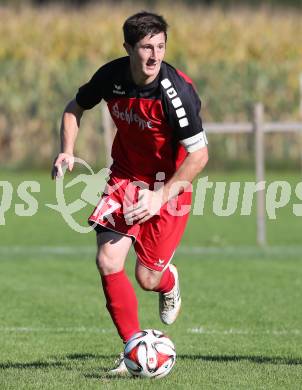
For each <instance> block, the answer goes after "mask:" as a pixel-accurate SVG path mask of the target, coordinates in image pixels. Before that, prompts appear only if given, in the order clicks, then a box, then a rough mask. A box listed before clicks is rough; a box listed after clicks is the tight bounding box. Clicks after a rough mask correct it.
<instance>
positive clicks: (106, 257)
mask: <svg viewBox="0 0 302 390" xmlns="http://www.w3.org/2000/svg"><path fill="white" fill-rule="evenodd" d="M131 244H132V238H131V237H129V236H126V235H123V234H120V233H116V232H113V231H108V230H107V231H102V232H99V233H97V246H98V250H97V256H96V262H97V267H98V269H99V271H100V273H101V274H102V275H109V274H112V273H116V272H119V271H121V270H122V269H123V268H124V264H125V261H126V257H127V254H128V252H129V249H130V247H131Z"/></svg>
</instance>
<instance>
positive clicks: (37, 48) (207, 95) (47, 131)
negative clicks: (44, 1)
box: [0, 2, 302, 163]
mask: <svg viewBox="0 0 302 390" xmlns="http://www.w3.org/2000/svg"><path fill="white" fill-rule="evenodd" d="M143 8H144V7H143V6H141V7H140V9H143ZM137 10H138V9H137V7H134V6H133V5H131V4H130V3H124V4H119V5H99V6H96V5H95V6H90V7H87V8H81V9H80V10H79V9H75V8H69V9H68V8H62V7H51V8H50V7H49V8H47V7H46V8H36V9H34V8H30V7H19V8H17V9H12V8H9V7H2V8H0V34H1V37H2V39H1V45H0V69H1V74H2V77H1V80H0V89H1V95H0V148H1V149H0V150H1V154H0V159H2V160H4V159H9V160H10V161H12V162H16V161H24V160H26V159H28V160H29V162H37V163H39V162H40V161H46V162H47V161H48V159H49V158H50V156H51V155H52V153H53V150H54V149H55V148H56V142H55V141H54V140H55V139H56V138H57V132H58V127H59V126H58V122H59V118H60V114H61V112H62V110H63V108H64V105H65V103H66V102H67V100H68V99H70V98H72V97H73V96H74V93H75V92H76V90H77V88H78V86H79V85H81V84H82V83H83V82H85V81H86V80H87V78H88V77H90V75H91V74H92V72H93V71H94V70H95V69H97V68H98V67H99V66H100V65H101V64H102V63H103V62H104V61H107V60H110V59H112V58H114V57H116V56H120V55H124V52H123V48H122V31H121V25H122V23H123V21H124V19H125V18H126V17H127V16H128V15H129V14H131V13H133V12H136V11H137ZM155 10H156V11H157V12H160V13H162V14H163V15H165V16H166V17H167V19H168V22H169V24H170V26H171V27H170V35H169V40H168V52H167V60H168V61H170V62H172V63H173V64H175V65H176V66H178V67H180V68H181V69H182V70H184V71H186V72H188V73H189V75H190V76H191V77H192V78H193V79H194V81H195V82H196V85H197V87H198V89H199V92H200V95H201V97H202V99H203V105H204V116H205V118H206V120H207V121H222V120H246V119H248V117H249V113H250V109H251V106H252V104H253V103H254V102H255V101H257V100H261V101H263V102H264V104H265V107H266V113H267V116H268V117H269V118H270V119H276V120H281V119H291V120H294V119H298V117H299V111H298V108H299V88H298V78H299V73H300V72H301V71H302V23H301V14H300V13H299V12H298V11H297V12H294V11H282V12H281V11H278V12H272V11H270V10H268V9H264V8H263V9H259V10H257V11H255V10H253V11H252V10H248V9H236V10H230V11H227V12H225V11H222V10H221V9H218V8H214V9H207V8H202V7H194V8H189V7H186V6H184V5H180V3H176V4H175V3H170V2H169V3H168V2H164V3H163V4H162V5H158V6H157V7H156V8H155ZM87 118H88V116H87ZM99 119H100V116H99V114H96V115H91V116H89V118H88V119H87V120H86V119H85V125H84V126H85V133H84V132H83V135H82V137H81V139H80V144H79V152H80V153H82V150H83V149H82V145H83V148H84V147H86V146H87V143H88V144H89V145H91V149H90V151H91V152H92V153H94V152H95V151H96V150H97V149H98V148H99V147H101V137H100V136H99V134H97V133H96V131H95V128H100V126H99V124H98V123H99ZM276 142H277V141H276ZM224 146H225V144H224V142H222V148H223V147H224ZM293 146H294V145H293ZM86 153H87V152H86ZM87 154H88V153H87ZM100 161H102V157H100V158H99V159H98V158H95V159H92V161H91V162H94V163H97V162H100Z"/></svg>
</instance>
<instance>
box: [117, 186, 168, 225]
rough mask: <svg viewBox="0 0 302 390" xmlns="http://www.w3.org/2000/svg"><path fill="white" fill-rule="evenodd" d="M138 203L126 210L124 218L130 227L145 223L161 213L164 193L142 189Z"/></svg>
mask: <svg viewBox="0 0 302 390" xmlns="http://www.w3.org/2000/svg"><path fill="white" fill-rule="evenodd" d="M138 194H139V195H138V202H137V203H136V204H134V205H133V206H131V207H130V208H128V209H127V210H125V213H124V217H125V221H126V223H127V224H128V225H132V224H133V223H143V222H146V221H147V220H148V219H150V218H152V217H153V216H154V215H157V214H158V213H159V210H160V208H161V207H162V204H163V203H162V202H163V191H162V190H159V191H150V190H148V189H142V190H140V191H139V193H138Z"/></svg>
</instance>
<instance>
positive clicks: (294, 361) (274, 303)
mask: <svg viewBox="0 0 302 390" xmlns="http://www.w3.org/2000/svg"><path fill="white" fill-rule="evenodd" d="M0 180H2V181H4V180H8V181H10V182H11V183H12V186H13V191H14V192H13V198H12V203H11V204H12V207H11V208H10V210H9V211H8V212H7V213H6V214H5V222H6V224H5V225H4V226H0V297H1V306H0V389H18V390H19V389H41V388H43V389H86V388H87V389H99V388H101V389H102V388H104V389H106V388H108V389H111V388H112V389H115V388H121V389H122V388H123V389H128V388H129V389H142V388H143V389H149V388H150V389H151V388H152V389H153V388H156V389H162V388H163V389H171V388H178V389H186V388H189V387H190V388H193V389H301V386H302V384H301V383H302V352H301V350H302V326H301V323H302V311H301V291H302V290H301V287H302V267H301V265H302V244H301V231H302V229H301V227H302V223H301V217H296V216H294V215H293V212H292V205H293V203H299V200H298V199H297V198H296V197H295V196H294V195H293V196H292V197H291V200H290V203H289V205H288V206H287V207H284V208H282V209H279V210H277V219H276V220H272V221H268V242H269V245H268V246H267V247H266V248H263V249H261V248H258V247H257V246H256V244H255V240H256V238H255V237H256V232H255V215H254V214H255V208H253V214H252V216H250V217H242V216H240V215H239V212H238V211H237V212H236V213H235V214H234V215H233V216H231V217H217V216H216V215H214V214H213V211H212V201H211V200H212V198H211V192H209V195H210V196H209V198H208V200H207V202H206V206H205V211H204V215H203V216H193V217H191V220H190V223H189V226H188V229H187V231H186V234H185V236H184V239H183V241H182V244H181V246H180V248H179V250H178V252H177V254H176V256H175V263H176V264H177V266H178V269H179V270H180V275H181V288H182V296H183V308H182V312H181V315H180V317H179V319H178V320H177V322H176V323H175V324H174V325H173V326H171V327H166V326H164V325H163V324H162V323H161V322H160V320H159V318H158V309H157V304H158V303H157V296H156V294H153V293H146V292H143V291H141V290H140V289H139V288H138V286H137V284H136V282H134V285H135V288H136V290H137V294H138V298H139V305H140V306H139V307H140V319H141V326H142V328H155V329H160V330H163V331H166V332H167V334H168V335H169V336H170V337H171V339H172V340H173V341H174V342H175V345H176V349H177V363H176V365H175V368H174V369H173V371H172V372H171V374H170V375H169V376H168V377H166V378H164V379H162V380H158V381H152V380H140V379H132V378H123V379H117V378H115V379H112V378H110V377H108V375H107V370H108V369H109V368H111V366H112V364H113V361H114V360H115V358H116V356H117V354H118V353H119V352H120V351H121V343H120V340H119V338H118V336H117V335H116V333H115V329H114V327H113V325H112V324H111V320H110V318H109V315H108V313H107V311H106V309H105V303H104V298H103V296H102V293H101V288H100V281H99V277H98V275H97V272H96V268H95V264H94V252H95V242H94V234H93V233H90V234H79V233H75V232H74V231H73V230H72V229H70V228H69V227H68V226H67V225H66V223H65V222H64V221H63V219H62V217H61V216H60V215H59V214H57V213H56V212H55V211H53V210H50V209H48V208H47V207H46V206H45V204H46V203H56V202H55V191H54V183H52V182H51V181H50V180H49V178H48V176H47V174H45V173H39V172H23V173H18V174H17V173H13V172H4V173H1V175H0ZM24 180H35V181H38V182H39V183H40V186H41V187H40V192H38V193H36V194H33V195H34V197H35V198H36V199H37V201H38V206H39V208H38V211H37V213H35V215H33V216H31V217H20V216H17V215H16V214H15V212H14V207H15V205H16V204H17V203H21V204H22V203H24V202H23V201H22V200H20V197H19V196H18V195H17V187H18V185H19V184H20V183H21V182H22V181H24ZM209 180H212V181H224V180H225V181H228V182H230V181H244V180H250V181H253V180H254V179H253V176H252V174H251V173H248V172H238V173H234V174H229V173H224V174H221V173H220V174H218V173H217V174H216V173H215V174H214V173H209ZM273 180H288V181H289V182H290V183H291V185H292V187H293V188H294V186H295V184H296V183H298V182H299V181H300V175H299V174H298V173H297V174H289V173H280V174H276V173H275V174H269V175H268V181H270V182H271V181H273ZM82 189H83V187H81V185H78V186H75V187H74V188H73V191H70V193H69V194H68V199H69V200H70V201H71V200H74V199H76V198H77V197H79V195H80V194H81V191H82ZM66 192H67V191H66ZM0 193H1V192H0ZM300 202H301V201H300ZM90 209H91V206H89V205H87V207H85V208H84V209H83V210H82V211H80V212H79V213H78V215H77V216H76V218H77V221H80V220H81V219H82V218H86V216H87V215H88V214H89V210H90ZM83 225H85V224H84V223H83ZM133 267H134V254H133V253H131V254H130V256H129V261H128V263H127V270H128V272H129V275H130V276H131V277H132V275H133ZM132 280H133V279H132Z"/></svg>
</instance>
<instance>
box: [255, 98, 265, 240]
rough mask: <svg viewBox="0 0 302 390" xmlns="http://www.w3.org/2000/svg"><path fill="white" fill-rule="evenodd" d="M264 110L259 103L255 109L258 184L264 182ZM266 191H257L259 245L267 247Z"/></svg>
mask: <svg viewBox="0 0 302 390" xmlns="http://www.w3.org/2000/svg"><path fill="white" fill-rule="evenodd" d="M263 122H264V110H263V104H262V103H257V104H256V105H255V108H254V132H255V166H256V182H257V183H259V182H261V181H263V182H264V180H265V177H264V165H265V158H264V126H263ZM265 215H266V209H265V189H263V190H260V191H257V243H258V244H259V245H261V246H264V245H266V224H265Z"/></svg>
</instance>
